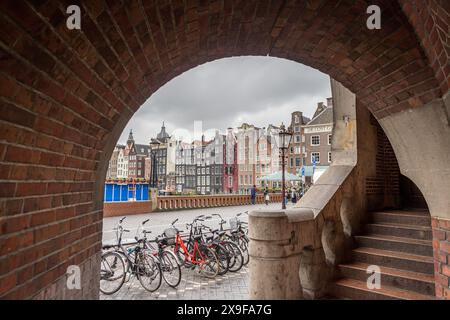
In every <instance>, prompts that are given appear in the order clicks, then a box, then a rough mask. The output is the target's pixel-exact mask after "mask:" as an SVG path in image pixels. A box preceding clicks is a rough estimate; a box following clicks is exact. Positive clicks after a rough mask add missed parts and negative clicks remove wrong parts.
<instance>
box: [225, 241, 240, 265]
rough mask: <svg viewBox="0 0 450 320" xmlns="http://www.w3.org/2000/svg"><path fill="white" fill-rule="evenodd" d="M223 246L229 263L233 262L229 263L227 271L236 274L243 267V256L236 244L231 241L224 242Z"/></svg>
mask: <svg viewBox="0 0 450 320" xmlns="http://www.w3.org/2000/svg"><path fill="white" fill-rule="evenodd" d="M224 245H225V247H226V248H227V250H228V254H229V255H230V259H231V261H232V262H233V263H230V268H229V271H230V272H238V271H239V270H241V268H242V266H243V265H244V255H243V253H242V250H241V248H240V247H239V246H238V245H237V244H236V243H234V242H231V241H227V242H225V243H224Z"/></svg>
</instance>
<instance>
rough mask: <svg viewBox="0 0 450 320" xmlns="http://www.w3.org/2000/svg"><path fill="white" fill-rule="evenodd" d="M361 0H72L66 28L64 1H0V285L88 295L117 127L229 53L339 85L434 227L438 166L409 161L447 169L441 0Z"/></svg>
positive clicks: (444, 184)
mask: <svg viewBox="0 0 450 320" xmlns="http://www.w3.org/2000/svg"><path fill="white" fill-rule="evenodd" d="M369 4H372V3H369V2H368V1H363V0H361V1H355V2H352V3H344V2H334V1H302V2H299V3H290V2H288V1H273V2H260V1H246V2H245V3H232V2H228V1H223V2H221V1H218V2H214V3H212V4H209V3H208V4H203V3H202V4H197V3H194V2H191V1H187V2H183V1H173V2H172V3H170V4H159V3H158V4H157V3H154V2H152V1H126V2H123V3H122V2H119V1H117V2H109V1H108V2H106V1H105V2H103V1H98V2H97V1H96V2H94V1H92V2H91V1H89V2H88V1H86V2H81V3H80V7H81V9H82V10H81V12H82V17H81V18H82V28H81V30H69V29H67V27H66V23H65V22H66V21H65V20H66V13H65V12H66V8H67V6H68V5H70V3H69V2H64V1H63V2H50V3H42V2H28V1H3V2H2V3H1V5H0V10H1V13H0V23H1V26H2V30H4V32H2V33H1V37H0V57H1V59H0V66H1V73H0V83H1V86H0V95H1V106H0V108H1V109H0V110H1V113H0V121H1V128H0V130H1V132H0V165H1V170H0V172H1V176H0V179H1V181H0V187H1V188H0V196H1V200H0V209H1V235H0V239H1V243H2V245H1V250H2V251H1V257H0V268H1V272H0V283H1V286H0V287H1V292H0V296H1V297H4V298H30V297H36V298H44V297H60V298H62V297H64V298H76V297H78V298H81V297H84V298H96V297H98V285H97V283H98V281H97V277H98V272H97V268H98V255H99V252H100V246H101V243H100V241H101V219H102V202H103V198H102V194H101V192H97V190H103V188H102V184H103V181H104V180H103V178H104V176H105V173H106V170H107V164H108V160H109V157H110V155H111V153H112V150H113V148H114V145H115V142H116V141H117V139H118V136H119V135H120V133H121V132H122V130H123V128H124V126H125V124H126V123H127V121H128V120H129V119H130V118H131V116H132V115H133V113H134V112H135V111H136V110H137V109H138V108H139V106H140V105H142V103H143V102H144V101H145V99H147V98H148V97H149V96H150V95H151V94H152V93H153V92H155V91H156V90H157V89H158V88H159V87H160V86H161V85H162V84H164V83H165V82H167V81H168V80H170V79H171V78H173V77H174V76H176V75H178V74H180V73H181V72H183V71H186V70H188V69H190V68H192V67H194V66H196V65H199V64H201V63H204V62H207V61H211V60H214V59H217V58H223V57H229V56H235V55H270V56H275V57H282V58H287V59H290V60H293V61H297V62H300V63H303V64H305V65H309V66H311V67H313V68H316V69H318V70H320V71H322V72H324V73H327V74H329V75H330V76H331V77H332V78H334V79H336V80H337V81H339V82H341V83H342V84H344V85H345V86H346V87H347V88H349V89H350V90H352V91H353V92H354V93H355V94H356V96H357V99H358V102H359V103H360V104H361V105H362V106H365V107H366V108H368V109H369V110H370V111H371V113H372V114H373V115H374V116H375V118H376V119H377V120H378V121H379V122H380V123H381V125H382V127H383V129H384V131H385V132H386V134H387V136H388V138H389V140H390V141H391V143H392V145H393V148H394V150H395V153H396V155H397V156H398V160H399V163H400V169H401V171H402V173H404V174H405V175H406V176H408V177H409V178H411V179H412V180H413V181H415V182H416V184H417V186H418V187H419V188H420V189H421V191H422V192H423V194H424V196H425V198H426V199H427V202H428V204H429V207H430V210H431V214H432V216H433V217H435V221H436V222H434V225H436V227H437V228H439V230H441V231H442V230H444V231H447V232H448V219H449V217H450V215H449V212H448V210H449V207H450V206H449V205H448V199H449V198H450V197H448V190H450V188H449V186H448V181H450V179H431V180H430V179H429V178H428V174H429V173H431V172H432V171H433V170H435V169H436V168H433V169H431V168H429V167H425V166H424V163H429V162H431V161H430V160H431V159H433V158H434V157H438V158H440V159H442V162H440V163H439V170H440V172H442V175H441V176H442V177H448V176H449V174H450V173H449V169H448V165H447V164H448V163H449V161H448V160H449V149H448V148H449V147H448V143H447V142H448V136H449V126H448V108H449V107H448V96H449V95H448V89H449V80H448V79H449V74H448V67H447V66H448V53H447V52H448V51H446V48H448V47H446V43H448V41H447V40H448V33H447V34H446V33H445V31H444V33H442V29H444V30H446V29H445V25H446V22H445V21H448V19H447V18H446V17H448V10H447V8H446V6H445V4H443V3H440V2H435V1H425V2H422V1H412V2H411V1H403V0H401V1H398V2H393V1H387V0H386V1H378V5H379V6H381V7H382V8H383V16H382V28H381V29H380V30H369V29H367V27H366V19H367V14H366V9H367V7H368V5H369ZM442 24H443V25H444V27H442ZM429 35H430V36H429ZM446 39H447V40H446ZM418 128H420V130H417V129H418ZM416 137H417V139H419V141H420V143H419V144H417V141H416V140H415V138H416ZM430 141H431V142H430ZM417 145H420V146H421V147H424V148H425V151H426V152H422V151H423V148H422V150H421V148H419V147H415V146H417ZM437 240H438V242H439V241H441V240H439V239H437ZM443 250H445V246H443ZM447 262H448V260H447ZM442 264H443V263H442V262H439V268H441V269H439V272H442ZM444 264H445V263H444ZM68 265H79V266H81V270H82V274H83V275H84V276H83V278H82V279H83V280H82V282H83V289H82V290H68V289H67V288H66V286H65V272H66V270H67V266H68ZM440 289H442V286H441V288H440ZM440 292H441V294H442V290H441V291H440Z"/></svg>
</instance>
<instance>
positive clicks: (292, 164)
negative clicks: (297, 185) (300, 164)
mask: <svg viewBox="0 0 450 320" xmlns="http://www.w3.org/2000/svg"><path fill="white" fill-rule="evenodd" d="M290 160H291V168H292V167H293V166H294V158H291V159H290Z"/></svg>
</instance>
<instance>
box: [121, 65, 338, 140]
mask: <svg viewBox="0 0 450 320" xmlns="http://www.w3.org/2000/svg"><path fill="white" fill-rule="evenodd" d="M329 96H331V90H330V81H329V77H328V76H327V75H325V74H323V73H321V72H319V71H317V70H315V69H312V68H310V67H307V66H304V65H302V64H299V63H296V62H293V61H289V60H285V59H278V58H272V57H235V58H227V59H221V60H217V61H213V62H209V63H206V64H203V65H200V66H198V67H196V68H194V69H191V70H189V71H187V72H185V73H183V74H181V75H180V76H178V77H176V78H174V79H172V80H171V81H170V82H168V83H167V84H166V85H164V86H163V87H161V88H160V89H159V90H158V91H157V92H155V93H154V94H153V95H152V96H151V97H150V98H149V99H148V100H147V101H146V102H145V103H144V104H143V105H142V106H141V108H140V109H139V110H138V112H137V113H136V114H135V115H134V117H133V118H132V119H131V120H130V122H129V123H128V125H127V127H126V129H125V131H124V132H123V134H122V136H121V138H120V140H119V141H120V142H122V143H123V142H125V141H126V139H127V137H128V132H129V130H130V129H131V128H132V129H133V131H134V137H135V139H136V141H137V142H139V143H147V142H148V141H149V139H150V137H153V136H154V135H155V134H156V133H157V132H158V131H159V129H160V126H161V123H162V121H165V123H166V127H167V130H168V131H169V133H170V132H172V131H173V130H175V129H179V128H185V129H188V130H191V131H192V130H193V125H194V121H196V120H201V121H203V129H204V130H206V129H209V128H217V129H220V130H224V129H226V128H227V127H229V126H237V125H239V124H241V123H242V122H248V123H252V124H255V125H257V126H261V127H264V126H267V125H268V124H269V123H272V124H279V123H281V122H282V121H284V122H285V123H287V122H288V121H289V118H290V113H291V112H292V111H296V110H300V111H303V112H304V114H305V115H306V116H311V115H312V114H313V112H314V110H315V107H316V105H317V102H319V101H325V99H326V98H327V97H329Z"/></svg>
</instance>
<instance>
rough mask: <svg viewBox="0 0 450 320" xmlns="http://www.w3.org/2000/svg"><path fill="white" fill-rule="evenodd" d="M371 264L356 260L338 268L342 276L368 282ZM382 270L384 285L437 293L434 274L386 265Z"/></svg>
mask: <svg viewBox="0 0 450 320" xmlns="http://www.w3.org/2000/svg"><path fill="white" fill-rule="evenodd" d="M369 266H370V265H369V264H367V263H358V262H355V263H351V264H341V265H339V266H338V268H339V271H340V275H341V276H342V277H344V278H349V279H355V280H359V281H363V282H366V281H367V279H368V277H369V274H368V273H367V268H368V267H369ZM380 272H381V286H382V287H384V286H390V287H394V288H398V289H402V290H410V291H414V292H417V293H420V294H424V295H429V296H434V294H435V286H434V276H432V275H429V274H425V273H420V272H413V271H406V270H400V269H394V268H388V267H384V266H380Z"/></svg>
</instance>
